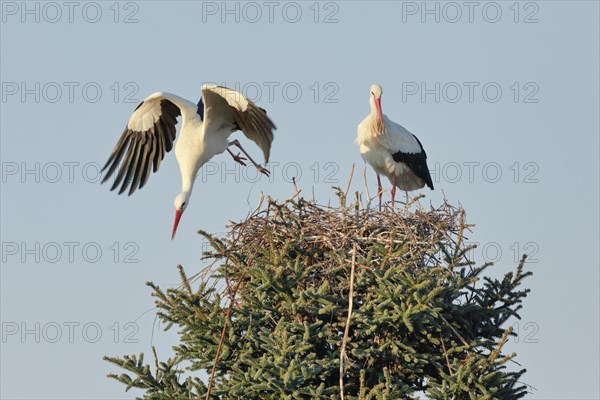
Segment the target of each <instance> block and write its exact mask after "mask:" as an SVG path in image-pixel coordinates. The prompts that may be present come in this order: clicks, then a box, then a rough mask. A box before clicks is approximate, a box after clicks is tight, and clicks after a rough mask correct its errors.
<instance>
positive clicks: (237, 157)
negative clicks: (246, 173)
mask: <svg viewBox="0 0 600 400" xmlns="http://www.w3.org/2000/svg"><path fill="white" fill-rule="evenodd" d="M240 154H241V153H237V154H233V153H232V154H231V156H232V157H233V161H235V162H236V163H239V164H242V165H243V166H244V167H245V166H246V163H245V162H244V161H245V160H247V158H244V157H240Z"/></svg>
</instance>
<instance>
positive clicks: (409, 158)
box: [392, 135, 433, 190]
mask: <svg viewBox="0 0 600 400" xmlns="http://www.w3.org/2000/svg"><path fill="white" fill-rule="evenodd" d="M413 137H414V138H415V139H417V142H418V143H419V147H420V148H421V151H420V152H419V153H403V152H402V151H399V152H397V153H394V154H392V157H393V158H394V161H396V162H403V163H404V164H406V165H407V166H408V168H410V170H411V171H412V172H413V173H414V174H415V175H416V176H418V177H419V178H421V179H423V181H424V182H425V184H426V185H427V186H429V188H430V189H431V190H433V181H432V180H431V175H430V174H429V168H428V167H427V153H425V149H424V148H423V145H422V144H421V141H420V140H419V138H417V137H416V136H415V135H413Z"/></svg>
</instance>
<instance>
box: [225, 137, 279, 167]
mask: <svg viewBox="0 0 600 400" xmlns="http://www.w3.org/2000/svg"><path fill="white" fill-rule="evenodd" d="M229 146H236V147H237V148H238V149H240V150H241V151H242V153H244V155H245V156H246V157H248V160H250V162H251V163H252V164H254V166H255V167H256V169H257V170H258V171H259V172H260V173H262V174H265V175H266V176H269V174H270V172H269V170H267V169H266V168H265V167H263V166H261V165H260V164H258V163H257V162H256V161H254V160H253V159H252V157H250V154H248V152H247V151H246V149H244V148H243V147H242V145H241V144H240V142H238V141H237V140H234V141H232V142H230V143H229ZM234 159H235V157H234Z"/></svg>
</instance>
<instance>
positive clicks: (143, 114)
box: [102, 92, 196, 195]
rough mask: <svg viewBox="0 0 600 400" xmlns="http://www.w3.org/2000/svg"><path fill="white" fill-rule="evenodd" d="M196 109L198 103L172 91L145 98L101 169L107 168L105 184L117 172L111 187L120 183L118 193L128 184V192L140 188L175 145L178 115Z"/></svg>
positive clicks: (112, 188) (115, 186)
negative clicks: (173, 93)
mask: <svg viewBox="0 0 600 400" xmlns="http://www.w3.org/2000/svg"><path fill="white" fill-rule="evenodd" d="M188 112H196V105H194V104H193V103H191V102H189V101H187V100H185V99H182V98H181V97H178V96H175V95H172V94H169V93H162V92H158V93H154V94H152V95H150V96H148V97H147V98H146V99H144V101H142V102H141V103H140V104H139V105H138V106H137V108H136V109H135V111H134V112H133V114H132V115H131V117H130V118H129V122H128V123H127V126H126V127H125V130H124V131H123V134H122V135H121V138H120V139H119V142H118V143H117V145H116V146H115V148H114V150H113V151H112V153H111V155H110V157H109V158H108V161H106V164H105V165H104V168H102V171H104V170H106V169H107V168H108V170H107V171H106V174H105V176H104V178H103V179H102V183H104V182H106V181H107V180H108V179H109V178H110V177H111V176H113V174H115V172H117V171H118V173H117V174H116V177H115V181H114V183H113V185H112V187H111V188H110V190H114V189H116V188H117V187H118V186H119V185H121V188H120V189H119V194H121V193H123V192H124V191H125V190H126V189H127V187H128V186H129V195H131V194H133V192H135V190H136V189H138V188H139V189H141V188H142V187H143V186H144V185H145V184H146V182H147V181H148V177H149V176H150V171H151V170H153V171H154V172H156V171H158V169H159V168H160V163H161V161H162V160H163V158H164V157H165V154H166V153H168V152H169V151H171V149H172V148H173V142H174V141H175V135H176V132H177V130H176V125H177V117H178V116H180V115H182V113H183V114H184V116H185V114H186V113H188Z"/></svg>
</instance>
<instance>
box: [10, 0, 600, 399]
mask: <svg viewBox="0 0 600 400" xmlns="http://www.w3.org/2000/svg"><path fill="white" fill-rule="evenodd" d="M23 4H24V3H22V2H11V1H3V2H2V3H1V12H2V25H1V42H0V44H1V64H0V66H1V81H2V99H1V103H0V105H1V122H0V123H1V156H2V194H1V199H2V208H1V211H2V229H1V233H2V269H1V302H2V304H1V313H2V314H1V321H2V341H1V342H0V345H1V351H2V358H1V368H2V370H1V385H0V386H1V392H0V396H1V397H2V398H3V399H4V398H6V399H25V398H38V399H46V398H64V399H92V398H110V399H121V398H132V397H134V396H135V395H136V394H137V395H139V394H140V392H135V391H131V392H129V393H125V392H124V391H123V389H124V386H122V385H120V384H119V383H117V382H114V381H110V380H108V379H106V378H105V375H106V374H107V373H109V372H120V371H119V370H118V369H116V368H115V367H113V366H111V365H109V364H108V363H106V362H104V361H102V359H101V358H102V356H103V355H123V354H130V353H139V352H145V353H146V354H148V355H149V354H150V353H149V352H150V345H151V343H153V344H155V345H156V346H157V349H158V353H159V356H160V357H161V358H166V357H167V356H168V355H169V354H170V347H171V346H172V345H174V344H175V343H176V340H177V336H176V335H175V334H174V333H173V332H168V333H164V332H162V330H160V329H158V328H157V327H156V326H154V327H153V322H154V317H153V315H154V314H153V313H152V312H149V313H147V314H144V315H142V314H143V313H144V312H146V311H148V310H150V309H151V308H152V306H153V299H152V298H151V297H150V290H149V289H148V288H147V287H146V286H145V285H144V282H146V281H150V280H151V281H154V282H155V283H158V284H160V285H161V286H163V287H167V286H168V285H171V284H175V283H177V282H178V279H179V278H178V275H177V271H176V268H175V267H176V265H177V264H183V265H184V266H185V267H186V269H187V270H188V271H190V272H193V271H195V270H197V269H198V268H199V267H201V266H204V265H205V264H204V263H203V262H201V261H199V257H200V254H201V251H202V248H203V246H205V243H204V242H203V241H202V240H201V238H200V237H199V236H198V235H196V234H195V232H196V230H197V229H203V230H207V231H211V232H223V231H225V225H226V223H227V222H228V221H229V220H237V219H240V218H242V217H244V215H246V213H247V212H248V210H249V208H250V207H251V206H254V205H255V204H256V202H257V200H258V197H259V194H260V192H261V191H262V192H264V193H266V194H270V195H272V196H274V197H279V198H284V197H288V196H289V195H290V194H291V193H292V191H293V188H292V185H291V183H290V180H291V177H292V176H298V177H299V179H298V181H299V182H298V183H299V185H300V186H301V187H302V188H303V190H304V193H305V194H306V195H307V196H311V194H312V192H313V191H314V193H315V196H316V197H317V198H318V199H319V200H321V201H325V202H326V201H328V200H329V199H331V198H333V196H332V190H331V189H330V188H331V186H335V185H338V184H345V183H346V181H347V176H348V173H349V171H350V168H351V166H352V163H356V165H357V168H358V170H359V171H360V172H361V174H362V168H363V165H364V164H363V162H362V160H361V159H360V156H359V154H358V151H357V148H356V145H355V144H354V138H355V136H356V125H357V124H358V122H359V121H360V120H361V119H362V118H363V117H364V116H365V115H366V114H367V113H368V111H369V106H368V96H369V85H370V84H371V83H374V82H377V83H380V84H381V85H382V86H383V90H384V94H383V99H382V107H383V111H384V113H386V114H387V115H388V116H389V117H390V118H392V119H393V120H395V121H397V122H399V123H401V124H402V125H404V126H405V127H406V128H408V129H409V130H411V131H412V132H413V133H415V134H416V135H417V136H418V137H419V138H420V140H421V142H422V143H423V145H424V146H425V148H426V150H427V153H428V155H429V166H430V169H431V170H432V175H433V177H434V184H435V186H436V190H435V191H433V192H431V191H429V190H426V191H423V193H424V194H425V195H426V196H427V199H426V200H425V201H424V204H428V202H431V204H433V205H439V204H440V202H441V201H442V199H443V197H444V195H445V196H446V198H447V199H448V200H449V201H450V202H452V203H454V204H458V203H460V204H462V205H463V206H464V207H465V209H466V210H467V215H468V219H469V222H471V223H475V224H476V227H475V229H474V232H473V234H472V235H470V237H469V240H470V241H473V242H479V243H481V244H482V247H481V248H480V250H477V251H476V252H475V257H476V258H477V259H478V260H479V261H481V262H483V261H486V260H493V261H497V264H496V266H495V267H494V268H493V269H492V270H491V271H493V274H494V275H496V276H500V275H501V274H503V273H504V272H506V271H508V270H511V269H513V268H514V266H515V260H514V258H515V253H520V252H523V251H529V252H535V253H536V254H535V255H533V256H532V260H531V261H532V262H530V263H528V264H527V266H528V268H529V269H532V270H533V271H534V276H533V277H531V278H529V279H528V280H527V281H526V282H525V284H526V286H527V287H529V288H531V289H532V293H531V295H530V296H529V297H528V299H527V300H526V302H525V304H524V306H525V307H524V309H523V311H522V313H521V315H522V317H523V319H522V320H521V321H520V322H519V325H518V326H516V325H515V329H518V330H520V332H521V336H520V337H519V340H518V342H517V341H515V340H512V342H511V343H510V345H509V350H511V351H516V352H518V358H517V361H519V362H520V363H521V364H522V365H523V366H524V367H526V368H527V369H528V372H527V374H526V375H525V376H524V378H523V381H524V382H526V383H528V384H530V385H532V386H533V387H535V388H536V390H534V391H533V393H532V394H531V395H529V396H528V398H530V399H595V398H598V397H599V396H600V393H599V387H598V379H597V376H598V374H599V370H598V364H599V347H598V338H599V325H598V324H599V321H598V313H599V275H598V270H599V253H598V240H599V231H598V218H599V215H598V202H599V188H598V180H599V157H598V151H599V119H598V109H599V82H598V75H599V54H598V37H599V27H598V14H599V7H598V2H595V1H573V2H571V1H569V2H568V1H537V2H521V3H515V2H512V1H509V2H498V3H489V2H475V3H473V4H474V5H473V6H472V7H473V8H471V9H470V8H469V7H468V6H465V5H464V3H463V2H457V3H450V5H448V4H449V3H443V2H428V3H426V4H427V5H426V7H427V9H428V10H433V11H432V12H433V13H427V12H426V11H427V10H424V9H423V7H424V6H423V4H424V3H422V2H420V1H419V2H397V3H394V2H367V1H352V2H324V3H317V4H316V5H315V3H314V2H305V3H281V2H274V3H273V6H272V7H273V8H269V7H271V6H268V5H265V4H264V3H263V2H257V3H252V4H251V5H250V6H248V5H245V3H235V2H231V3H227V7H229V10H233V11H231V12H230V13H226V12H225V11H226V10H224V9H223V5H222V3H221V2H193V1H185V2H184V1H181V2H166V1H137V2H122V3H117V4H116V5H115V3H114V2H98V3H85V2H75V3H74V5H73V6H72V8H69V6H65V5H64V4H63V2H58V3H43V2H29V3H26V6H25V7H26V8H27V9H24V8H23V7H24V6H23ZM236 4H237V6H236ZM515 4H516V5H515ZM236 7H237V8H236ZM436 7H437V8H436ZM28 10H29V11H28ZM436 10H437V11H436ZM498 11H500V14H498ZM270 12H271V14H270ZM298 12H300V13H298ZM436 13H437V15H436ZM436 17H438V18H439V21H436ZM236 18H237V21H236ZM36 19H38V20H39V21H36ZM223 20H224V21H223ZM93 21H96V22H93ZM115 21H116V22H115ZM125 21H128V22H129V23H125ZM293 21H296V22H293ZM315 21H316V22H315ZM325 21H327V22H329V23H325ZM453 21H454V22H453ZM494 21H495V22H494ZM526 22H527V23H526ZM203 82H217V83H222V84H225V85H227V86H230V87H234V88H236V85H237V87H238V88H241V89H243V90H244V91H245V93H246V94H247V95H248V96H249V97H251V98H252V99H254V100H255V101H256V102H257V103H258V104H259V105H260V106H261V107H263V108H266V109H267V110H268V112H269V115H270V116H271V117H272V118H273V120H274V121H275V123H276V124H277V125H278V128H279V129H278V130H277V132H276V138H275V141H274V144H273V149H272V152H271V154H272V157H271V160H272V162H273V164H272V165H271V170H272V178H271V179H266V178H262V179H260V180H258V182H254V179H253V178H254V177H255V172H254V171H253V170H247V171H246V170H245V171H242V170H239V169H237V167H236V166H235V165H234V163H233V161H232V160H231V158H230V157H229V156H228V155H226V154H225V155H220V156H217V157H215V158H214V159H213V163H212V164H210V165H209V166H208V165H207V166H206V169H205V170H204V173H201V175H200V176H199V177H198V181H199V182H197V184H196V186H195V191H194V194H193V196H192V198H191V203H190V206H189V208H188V209H187V211H186V213H185V215H184V216H183V218H182V222H181V224H180V226H179V231H178V236H177V238H176V240H175V241H173V242H171V241H170V240H169V239H170V230H171V227H172V220H173V214H174V212H173V205H172V201H173V199H174V197H175V196H176V195H177V194H178V193H179V190H180V178H179V171H178V169H177V165H176V162H175V158H174V156H173V155H172V154H169V155H168V157H167V159H166V161H165V163H164V164H163V166H162V168H161V170H160V172H159V173H157V174H155V175H153V176H152V177H151V178H150V180H149V182H148V185H147V186H146V187H145V188H144V189H143V190H142V191H139V192H136V194H135V195H134V196H132V197H130V198H127V197H124V196H121V197H119V196H117V195H116V194H115V193H111V192H109V190H108V189H109V188H108V187H107V186H106V185H105V186H100V185H99V184H98V183H97V182H96V181H97V176H96V175H97V172H98V171H97V166H98V165H99V164H103V163H104V161H105V160H106V158H107V157H108V155H109V153H110V151H111V150H112V148H113V146H114V145H115V143H116V141H117V139H118V138H119V136H120V134H121V132H122V130H123V127H124V126H125V123H126V121H127V119H128V118H129V115H130V113H131V112H132V111H133V109H134V108H135V106H136V103H137V102H138V101H139V100H141V99H143V98H144V97H146V96H147V95H149V94H151V93H153V92H155V91H158V90H164V91H169V92H172V93H176V94H178V95H180V96H182V97H185V98H188V99H190V100H192V101H194V102H195V101H197V100H198V97H199V94H200V86H201V84H202V83H203ZM98 90H100V91H101V93H99V92H98ZM259 90H260V91H259ZM498 90H500V91H501V92H498ZM422 96H423V97H422ZM436 96H437V97H438V101H436ZM236 137H238V138H241V139H243V141H244V143H247V146H246V148H247V149H248V150H249V151H251V153H252V154H255V155H256V156H257V157H259V155H260V152H259V150H258V149H257V147H256V146H254V145H253V144H252V143H249V142H248V141H247V140H245V139H244V138H243V136H242V135H240V134H237V135H236ZM277 163H278V164H277ZM36 170H37V172H36ZM26 171H33V172H29V173H27V172H26ZM227 171H230V172H227ZM368 173H369V175H368V177H369V180H370V185H371V188H372V190H374V188H375V180H374V178H375V176H374V174H373V173H372V172H371V171H369V172H368ZM300 174H301V175H300ZM457 174H458V175H457ZM498 174H500V175H498ZM356 178H357V179H355V180H354V183H353V189H354V190H362V188H363V185H362V176H360V177H359V176H357V177H356ZM388 186H389V185H388ZM36 246H37V247H36ZM484 249H485V251H484ZM98 251H100V252H101V254H99V253H98ZM36 257H37V258H38V259H37V260H36ZM127 261H132V262H127ZM535 261H537V262H535ZM133 321H135V323H131V322H133ZM128 323H130V324H128ZM36 324H38V325H36ZM98 329H100V330H101V333H100V332H99V331H98ZM25 330H28V331H27V332H28V333H26V332H25ZM153 332H154V333H153ZM36 335H37V336H38V337H36ZM152 335H153V338H152ZM151 340H152V342H151ZM37 341H39V343H38V342H37ZM131 341H133V342H134V343H128V342H131ZM135 342H137V343H135Z"/></svg>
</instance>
